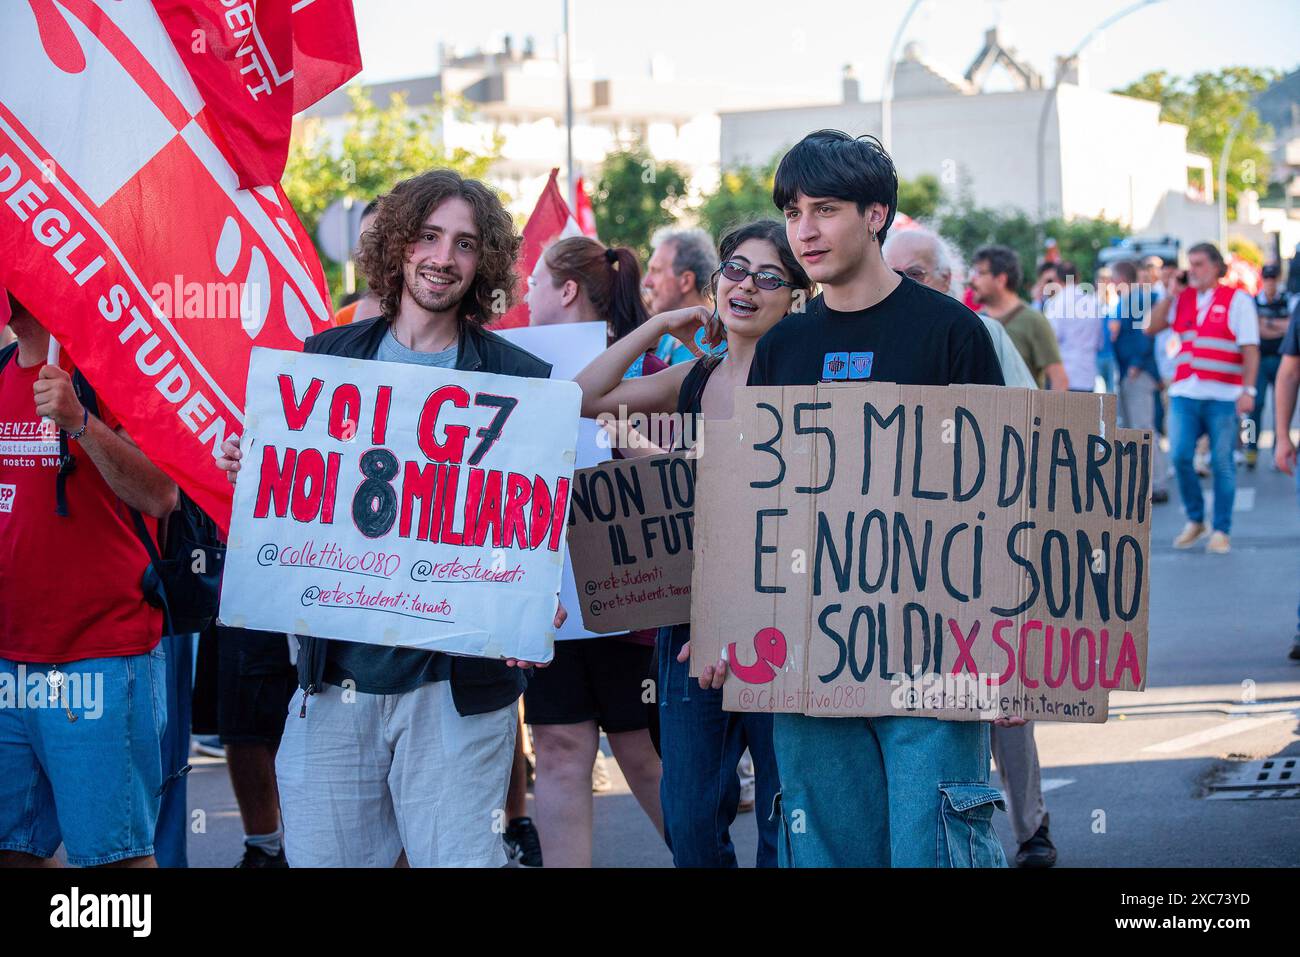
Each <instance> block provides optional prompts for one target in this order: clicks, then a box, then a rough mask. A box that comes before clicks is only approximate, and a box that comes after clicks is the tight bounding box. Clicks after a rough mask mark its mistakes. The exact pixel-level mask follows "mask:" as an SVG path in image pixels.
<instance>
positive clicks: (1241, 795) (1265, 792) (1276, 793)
mask: <svg viewBox="0 0 1300 957" xmlns="http://www.w3.org/2000/svg"><path fill="white" fill-rule="evenodd" d="M1205 798H1206V800H1207V801H1261V800H1267V799H1270V798H1300V787H1293V788H1251V789H1250V790H1242V789H1238V790H1235V791H1211V792H1210V793H1209V794H1207V795H1205Z"/></svg>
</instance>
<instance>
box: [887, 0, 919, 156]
mask: <svg viewBox="0 0 1300 957" xmlns="http://www.w3.org/2000/svg"><path fill="white" fill-rule="evenodd" d="M920 5H921V0H912V2H911V4H910V5H909V6H908V8H907V12H906V13H904V14H903V19H902V20H901V21H900V22H899V24H898V29H897V30H895V31H894V42H893V43H891V44H890V45H889V60H888V62H886V63H885V82H884V83H883V84H881V89H880V145H881V146H883V147H884V148H885V152H886V153H889V154H890V155H893V140H894V67H895V66H896V65H897V63H898V45H899V44H900V43H902V42H903V31H905V30H906V29H907V23H908V21H909V20H911V19H912V14H914V13H916V8H917V7H919V6H920Z"/></svg>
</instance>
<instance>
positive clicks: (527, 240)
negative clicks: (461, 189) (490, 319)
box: [492, 169, 583, 329]
mask: <svg viewBox="0 0 1300 957" xmlns="http://www.w3.org/2000/svg"><path fill="white" fill-rule="evenodd" d="M559 175H560V171H559V170H558V169H553V170H551V178H550V179H548V180H547V181H546V186H545V188H544V189H543V190H542V195H541V196H539V197H538V198H537V205H536V206H534V207H533V212H532V215H531V216H529V217H528V222H526V223H525V224H524V231H523V240H524V242H523V245H522V246H521V247H520V249H519V262H518V270H519V285H520V288H519V302H518V304H517V305H515V307H514V308H513V309H511V310H510V311H509V312H507V313H506V314H505V315H504V316H502V317H501V318H500V319H498V320H497V321H496V322H494V323H492V328H494V329H516V328H519V327H521V326H526V325H528V304H527V303H526V302H525V301H524V293H525V292H527V289H528V277H529V276H531V275H532V274H533V269H534V268H535V267H536V266H537V260H538V259H540V258H541V256H542V250H544V249H545V248H546V247H547V246H549V245H550V244H551V243H553V242H555V240H557V239H563V238H565V237H566V236H581V235H583V231H582V229H581V228H580V227H579V225H578V221H577V219H575V218H574V216H573V212H572V211H571V210H570V209H569V204H568V203H566V202H565V201H564V193H562V192H561V191H560V185H559V183H558V182H557V177H558V176H559Z"/></svg>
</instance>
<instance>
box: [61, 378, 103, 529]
mask: <svg viewBox="0 0 1300 957" xmlns="http://www.w3.org/2000/svg"><path fill="white" fill-rule="evenodd" d="M72 391H73V392H74V393H75V394H76V396H77V400H78V401H79V402H81V404H82V405H83V406H84V407H85V409H86V411H87V412H88V413H90V414H91V415H93V416H94V417H95V418H99V399H97V398H96V397H95V390H94V389H92V388H91V387H90V382H89V381H88V380H87V379H86V377H85V376H84V375H82V374H81V370H80V369H77V368H73V370H72ZM76 468H77V457H76V456H75V455H73V454H72V451H71V450H70V449H69V448H68V433H67V432H64V431H63V430H62V429H60V430H59V471H58V474H57V475H55V477H54V514H55V515H58V516H60V517H61V518H67V517H68V490H67V485H68V476H69V475H71V474H72V473H73V472H74V471H76Z"/></svg>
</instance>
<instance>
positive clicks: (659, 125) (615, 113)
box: [302, 38, 795, 213]
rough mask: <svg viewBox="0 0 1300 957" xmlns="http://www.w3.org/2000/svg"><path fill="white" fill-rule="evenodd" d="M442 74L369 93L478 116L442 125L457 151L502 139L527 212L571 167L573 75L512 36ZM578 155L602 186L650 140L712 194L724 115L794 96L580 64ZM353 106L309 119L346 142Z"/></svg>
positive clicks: (576, 71) (657, 65)
mask: <svg viewBox="0 0 1300 957" xmlns="http://www.w3.org/2000/svg"><path fill="white" fill-rule="evenodd" d="M439 56H440V62H441V64H442V66H441V68H440V70H439V71H438V73H436V74H435V75H433V76H425V77H416V78H413V79H409V80H399V81H395V82H391V83H379V84H373V85H371V86H368V87H366V88H365V90H366V92H367V93H368V94H369V95H370V97H371V99H372V100H373V101H374V103H375V104H376V105H377V106H380V107H386V106H388V104H389V98H390V96H391V95H392V94H393V93H395V92H404V93H406V96H407V104H408V106H409V107H410V108H411V109H412V110H417V111H420V112H423V113H425V114H429V113H431V112H432V111H433V110H434V108H435V104H438V103H440V102H441V101H442V100H443V99H444V98H447V97H459V98H460V99H461V100H462V101H463V102H464V103H465V104H466V105H467V106H468V107H469V110H470V115H469V116H468V117H464V116H462V117H458V116H457V115H456V114H455V111H454V110H453V109H452V108H451V107H450V106H448V105H446V104H445V103H444V104H443V105H442V106H441V107H440V109H439V111H438V115H437V116H435V117H434V119H435V122H436V125H437V129H438V133H437V135H438V136H439V138H440V141H441V142H442V143H443V144H444V145H445V146H447V147H448V148H452V149H454V148H458V147H460V148H466V149H471V150H478V149H482V148H483V147H484V146H485V145H486V144H487V143H488V142H489V141H490V139H491V137H492V135H493V134H500V136H501V137H502V139H503V148H502V158H501V160H500V161H499V162H498V163H497V164H496V165H495V166H494V167H493V169H492V172H491V174H490V175H491V179H492V180H493V183H494V184H495V185H497V186H499V187H500V188H501V189H503V190H505V191H506V192H507V193H508V194H509V195H510V196H511V197H512V198H513V200H514V204H513V205H514V208H513V209H512V212H516V213H527V212H528V211H529V210H530V209H531V208H532V204H533V202H534V201H535V200H536V198H537V196H538V194H539V193H540V192H541V190H542V187H543V186H544V185H545V182H546V178H547V177H548V176H549V175H550V171H551V170H552V169H553V168H555V167H557V166H558V167H560V170H561V177H562V180H563V178H564V177H565V175H566V173H567V171H566V170H565V169H564V166H565V153H566V150H565V128H564V71H563V61H562V59H561V58H560V57H559V56H556V55H542V54H539V53H538V52H537V50H536V49H535V47H534V45H533V44H532V42H531V41H529V42H526V43H525V45H524V47H523V49H517V48H515V46H514V45H513V43H511V41H510V40H509V38H507V39H506V41H505V46H504V48H503V49H502V50H500V51H497V52H492V53H484V52H476V53H472V54H468V55H463V56H460V55H455V54H453V53H451V52H450V51H448V50H447V49H445V48H440V50H439ZM572 90H573V110H574V128H573V155H574V168H575V170H576V172H577V174H578V175H581V176H585V177H587V180H588V182H589V183H591V182H593V181H594V180H595V178H596V176H597V175H598V173H599V170H600V165H601V163H602V162H603V161H604V158H605V156H606V154H607V153H609V152H610V151H612V150H615V149H618V148H619V147H620V146H624V145H627V144H629V143H631V142H632V141H633V140H635V139H639V140H641V142H643V143H644V144H645V146H646V147H647V149H648V150H649V151H650V154H651V155H652V156H653V157H654V158H655V159H656V160H658V161H660V162H667V161H671V162H673V163H676V164H678V165H679V166H680V167H681V168H682V170H683V171H684V172H685V173H686V175H687V176H688V179H689V180H690V185H691V187H692V189H694V190H697V191H698V190H710V189H712V188H713V187H714V186H716V184H717V177H718V143H719V120H718V113H719V112H720V111H721V110H723V109H736V108H739V107H742V106H748V105H752V104H755V103H770V102H774V101H775V102H792V101H793V100H794V99H795V97H793V96H792V95H790V94H782V93H777V94H776V95H775V96H774V95H773V94H772V93H771V92H770V91H762V92H760V91H757V90H752V89H747V88H744V87H737V86H731V85H729V86H726V87H723V86H718V85H710V84H699V83H690V82H685V81H679V80H677V79H676V78H675V77H674V75H673V70H672V66H671V64H670V63H668V62H667V61H666V60H664V59H662V58H656V59H655V60H654V61H653V62H652V63H651V65H650V67H649V69H647V70H645V71H642V72H640V73H631V74H629V75H626V76H624V75H619V76H614V77H603V78H598V77H596V76H595V75H594V72H593V70H592V68H591V66H590V64H588V63H585V62H582V61H580V60H578V59H575V60H574V64H573V71H572ZM349 107H350V103H349V100H348V96H347V93H346V92H345V91H344V90H338V91H335V92H334V93H332V94H331V95H330V96H327V97H325V98H324V99H323V100H321V101H320V102H319V103H317V104H316V105H315V106H313V107H311V108H310V109H308V110H306V111H305V112H304V113H303V114H302V115H303V117H304V118H305V119H307V120H308V121H310V120H311V119H316V120H319V121H321V123H322V125H323V127H324V132H325V135H327V136H329V137H331V138H332V139H333V140H334V141H335V142H338V141H339V140H341V138H342V135H343V131H344V130H345V129H346V127H347V113H348V110H349Z"/></svg>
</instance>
